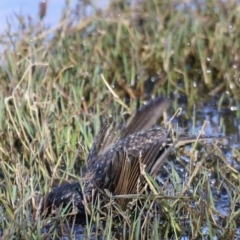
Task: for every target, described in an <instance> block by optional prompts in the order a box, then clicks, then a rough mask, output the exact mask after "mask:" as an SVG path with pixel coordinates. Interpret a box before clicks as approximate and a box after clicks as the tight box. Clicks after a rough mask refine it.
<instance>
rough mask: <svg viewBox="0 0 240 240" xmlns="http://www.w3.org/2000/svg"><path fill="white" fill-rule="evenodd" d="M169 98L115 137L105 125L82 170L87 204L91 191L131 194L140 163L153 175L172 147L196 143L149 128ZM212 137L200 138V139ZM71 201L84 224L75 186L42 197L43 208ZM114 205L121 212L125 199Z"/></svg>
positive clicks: (143, 111)
mask: <svg viewBox="0 0 240 240" xmlns="http://www.w3.org/2000/svg"><path fill="white" fill-rule="evenodd" d="M170 102H171V99H166V98H162V97H158V98H156V99H154V100H152V101H150V102H149V103H148V104H147V105H146V106H143V107H142V108H141V109H139V110H138V111H137V113H136V114H135V116H134V117H133V119H132V120H131V122H130V123H129V124H128V126H127V127H126V128H124V129H123V130H122V131H121V134H120V137H118V136H117V134H116V132H117V131H118V128H117V127H114V126H113V125H111V124H105V125H104V126H103V127H102V129H101V130H100V132H99V133H98V135H97V136H96V139H95V142H94V144H93V146H92V149H91V151H90V153H89V156H88V160H87V166H86V167H85V171H84V194H85V196H86V198H87V200H89V201H90V199H91V196H92V190H93V189H95V190H96V192H98V189H102V190H103V189H108V190H109V191H110V192H111V193H112V194H113V195H121V194H134V193H136V192H137V187H138V185H137V184H138V180H139V178H140V179H141V172H140V163H141V164H143V165H144V166H145V171H147V172H148V173H150V174H152V175H155V174H156V173H157V171H158V170H159V168H160V167H161V166H162V164H163V162H164V160H165V159H166V157H167V156H168V155H169V154H170V153H171V151H172V150H173V148H175V147H179V146H182V145H185V144H188V143H191V142H194V141H195V140H196V137H195V136H186V135H179V136H177V137H176V133H175V132H173V131H170V130H168V129H166V128H151V127H152V126H153V125H154V124H155V122H156V120H157V119H159V118H160V117H161V116H162V114H163V111H164V110H165V109H166V108H167V107H168V106H169V104H170ZM206 138H213V137H201V138H200V140H204V139H206ZM138 190H139V189H138ZM70 201H72V203H73V205H74V206H76V207H77V208H78V215H77V218H78V219H80V220H82V221H83V222H84V221H85V207H84V205H83V194H82V189H81V187H80V184H79V183H73V184H66V185H62V186H60V187H57V188H54V189H53V191H52V192H51V193H50V194H49V195H48V196H46V198H45V202H44V208H50V207H51V206H55V207H59V206H60V205H61V204H63V205H64V206H65V205H67V204H68V203H69V202H70ZM118 203H119V204H120V206H121V207H122V208H123V209H124V208H125V207H126V203H127V202H126V200H119V201H118Z"/></svg>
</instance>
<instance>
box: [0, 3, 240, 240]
mask: <svg viewBox="0 0 240 240" xmlns="http://www.w3.org/2000/svg"><path fill="white" fill-rule="evenodd" d="M66 4H67V3H66ZM78 4H79V5H78V6H76V9H75V10H76V11H75V14H74V13H71V11H70V9H69V8H68V7H67V6H66V8H65V10H64V11H63V15H62V20H61V22H59V25H58V27H56V28H53V29H50V28H47V27H45V26H44V25H43V23H42V22H41V20H39V21H38V20H34V21H30V20H29V19H27V18H24V17H22V16H18V17H17V21H18V27H16V28H15V29H14V28H13V27H12V25H8V28H7V30H6V32H5V33H2V34H1V35H0V44H1V50H2V54H1V64H0V164H1V168H0V169H1V170H0V177H1V185H0V186H1V188H0V202H1V205H2V208H1V209H0V211H1V216H2V217H1V219H0V226H1V229H2V232H1V234H2V238H3V239H20V238H21V239H49V238H51V237H52V238H53V239H54V238H55V237H57V236H59V235H60V236H62V237H63V236H64V235H65V234H66V235H67V236H68V237H69V239H71V238H73V236H74V234H75V233H74V229H75V228H74V227H73V226H72V225H71V224H70V225H69V223H68V222H67V221H66V220H65V217H64V216H63V215H64V214H63V213H64V212H62V213H61V212H59V214H58V215H57V216H56V219H58V220H59V222H58V224H56V221H53V224H52V225H51V227H49V231H47V232H46V231H43V230H42V229H44V227H46V226H48V224H49V222H50V219H42V218H41V216H40V214H39V206H40V203H41V196H44V195H45V194H46V193H48V192H49V191H50V190H51V189H52V187H54V186H56V185H58V184H61V183H64V182H69V181H76V180H77V181H79V180H80V172H81V166H82V164H84V162H85V160H86V159H87V155H88V151H89V149H90V147H91V144H92V142H93V139H94V135H95V134H96V133H97V132H98V130H99V128H100V125H101V121H102V119H104V118H106V117H107V116H110V115H111V116H112V118H113V119H114V120H116V121H117V122H121V119H122V116H123V114H124V113H126V112H129V111H131V112H133V111H134V110H135V109H136V108H137V106H138V105H139V102H140V101H141V102H142V101H143V100H146V99H148V98H149V97H150V96H153V95H154V96H156V95H159V94H162V95H164V96H167V95H169V94H170V93H173V92H175V93H177V94H179V95H180V96H186V97H187V99H188V104H187V105H185V104H184V105H183V107H184V111H183V113H182V114H181V115H180V117H179V118H178V121H177V122H178V124H179V128H180V129H182V128H184V127H186V125H192V126H193V129H187V130H188V131H189V132H190V131H192V130H193V131H194V132H195V129H194V126H196V125H198V124H199V119H196V120H194V116H195V115H196V114H197V113H196V112H197V111H196V109H200V105H201V104H200V103H204V104H207V103H208V101H210V100H211V99H215V100H214V104H215V108H216V109H218V110H219V111H220V112H222V111H224V110H226V111H227V110H228V109H230V108H231V107H233V108H234V107H235V109H236V111H233V113H232V112H231V113H230V114H232V115H230V116H232V117H231V118H229V119H227V118H222V117H221V116H219V115H218V116H219V118H218V123H219V125H220V126H221V129H222V131H223V132H224V133H225V134H226V135H227V136H231V137H232V140H233V142H234V144H233V145H234V146H235V147H232V143H230V144H229V146H227V147H226V148H227V149H226V150H225V149H224V148H220V147H219V145H211V146H204V148H196V149H195V150H194V151H193V150H191V151H188V150H189V149H184V150H181V151H180V150H179V151H177V152H176V153H175V154H176V155H175V154H174V155H173V156H172V159H170V160H169V161H168V162H167V163H166V164H165V165H164V167H163V168H162V169H161V171H160V175H159V176H165V177H159V178H158V179H157V180H154V179H153V178H152V177H151V176H149V175H147V174H146V175H144V177H145V178H146V179H147V182H148V183H149V186H151V190H152V193H154V192H155V193H158V194H153V196H149V193H143V194H142V196H139V195H136V196H131V198H132V199H138V201H139V202H141V204H140V205H137V206H136V207H132V210H130V209H131V208H129V209H128V210H127V211H126V212H123V211H122V210H121V209H119V208H118V205H117V203H116V202H115V198H114V196H112V197H110V199H109V203H108V204H107V205H106V206H102V205H101V204H100V202H98V203H97V204H96V205H95V204H92V207H91V208H92V209H93V213H92V216H91V220H90V221H89V223H88V224H87V226H86V227H85V228H84V229H83V231H84V232H83V234H82V236H83V237H84V238H86V239H89V238H90V237H91V236H92V237H93V238H94V237H96V238H97V236H98V235H99V236H102V238H103V239H114V238H117V239H120V238H122V239H140V238H144V239H159V238H160V237H161V238H164V237H165V238H166V239H169V238H171V239H178V238H180V237H181V236H182V237H183V236H189V237H190V238H191V239H206V238H209V239H213V237H214V236H216V237H217V238H218V239H224V238H225V237H227V238H228V239H233V238H234V236H235V237H237V236H238V235H237V232H238V229H239V210H238V208H239V207H238V204H239V198H240V196H239V192H240V191H239V190H240V189H239V188H240V187H239V172H238V170H239V159H240V157H239V130H238V127H239V126H238V125H237V124H239V123H238V122H239V116H240V112H239V108H238V106H239V100H240V99H239V96H240V90H239V89H240V88H239V86H240V82H239V79H240V76H239V67H240V66H239V48H240V40H239V33H240V32H239V31H240V30H239V29H240V27H239V25H240V17H239V12H238V11H239V10H238V8H237V5H236V4H237V3H236V2H235V1H231V2H229V3H228V4H224V3H221V2H220V1H217V0H211V1H207V3H206V5H207V8H205V7H204V5H201V4H197V3H196V4H195V3H192V4H187V3H184V1H182V2H179V1H176V2H174V1H157V0H155V1H151V2H150V1H142V2H139V3H138V4H137V5H136V4H133V5H131V6H129V5H128V4H126V3H124V2H122V1H114V2H112V3H111V5H110V6H109V8H108V9H106V10H104V11H96V13H95V14H93V15H92V16H85V15H84V9H86V6H84V5H81V6H80V4H83V3H78ZM193 6H195V7H193ZM79 9H81V11H82V12H80V10H79ZM107 83H108V84H109V86H108V85H107ZM110 90H111V91H112V90H113V91H114V94H115V95H114V94H113V92H111V91H110ZM139 99H140V100H139ZM179 105H181V102H180V101H177V100H176V101H174V103H173V106H172V109H171V110H170V114H171V113H174V112H175V110H176V109H177V108H178V107H179ZM181 106H182V105H181ZM194 107H195V108H196V109H195V110H194ZM129 109H130V110H129ZM193 113H194V114H193ZM193 115H194V116H193ZM192 119H193V120H194V121H193V123H191V120H192ZM184 122H187V123H188V124H185V125H184V124H182V123H184ZM210 129H211V130H212V131H213V130H214V127H212V126H211V128H210ZM237 136H238V137H237ZM183 151H184V152H183ZM190 153H191V154H190ZM226 153H227V154H226ZM228 154H230V157H227V156H228ZM182 155H183V156H185V157H183V156H182ZM176 156H177V157H176ZM229 159H230V160H231V162H229ZM161 174H162V175H161ZM166 175H167V177H166ZM222 192H224V193H225V192H226V195H227V196H228V197H229V206H228V211H227V215H223V214H222V213H221V211H220V210H221V209H218V208H217V205H218V204H216V202H219V201H220V200H219V198H218V196H222ZM140 198H141V199H140ZM99 201H100V200H99ZM140 206H141V207H140ZM102 208H103V209H102ZM100 212H102V213H103V214H104V215H101V214H100ZM103 216H104V217H103ZM113 216H114V217H116V218H118V221H115V219H116V218H113ZM119 216H122V217H121V218H120V217H119ZM102 218H104V221H103V219H102ZM93 220H94V221H93Z"/></svg>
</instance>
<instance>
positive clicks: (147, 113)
mask: <svg viewBox="0 0 240 240" xmlns="http://www.w3.org/2000/svg"><path fill="white" fill-rule="evenodd" d="M170 102H171V99H170V98H163V97H157V98H156V99H154V100H152V101H150V102H149V103H148V104H147V105H145V106H143V107H142V108H140V109H139V110H138V111H137V112H136V114H135V115H134V117H133V118H132V120H131V121H130V123H129V124H128V125H127V127H125V128H124V129H123V130H122V132H121V135H120V140H121V139H124V138H126V137H127V136H129V135H131V134H133V133H136V132H139V131H142V130H146V129H149V128H150V127H152V126H153V125H154V124H155V122H156V121H157V120H158V119H159V118H160V117H161V116H162V114H163V111H164V110H165V109H166V108H167V107H168V106H169V104H170ZM118 131H119V127H118V126H115V125H114V124H113V123H110V122H109V121H107V122H105V123H104V124H103V126H102V128H101V130H100V131H99V133H98V134H97V136H96V137H95V141H94V144H93V147H92V149H91V151H90V153H89V156H88V164H89V166H92V164H95V162H96V161H97V159H98V158H99V157H100V156H103V155H104V154H105V153H106V152H107V151H108V150H109V149H110V148H111V147H112V146H113V145H114V144H115V143H116V142H117V141H118V140H119V139H118V136H117V134H116V133H117V132H118Z"/></svg>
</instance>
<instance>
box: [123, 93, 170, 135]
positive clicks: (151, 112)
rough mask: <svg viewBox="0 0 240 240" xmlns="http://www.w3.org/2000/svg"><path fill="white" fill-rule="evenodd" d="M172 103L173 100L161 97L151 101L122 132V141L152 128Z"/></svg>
mask: <svg viewBox="0 0 240 240" xmlns="http://www.w3.org/2000/svg"><path fill="white" fill-rule="evenodd" d="M171 101H172V100H171V98H163V97H161V96H159V97H157V98H155V99H154V100H152V101H150V102H149V103H148V104H147V105H145V106H143V107H141V108H140V109H139V110H138V111H137V112H136V114H135V115H134V117H133V118H132V120H131V121H130V123H129V124H128V125H127V127H126V128H125V129H123V130H122V133H121V139H124V138H125V137H127V136H129V135H131V134H133V133H136V132H138V131H143V130H147V129H149V128H151V127H152V126H153V125H154V124H155V123H156V121H157V120H158V119H159V118H160V117H161V116H162V115H163V112H164V110H165V109H167V108H168V106H169V105H170V103H171Z"/></svg>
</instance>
